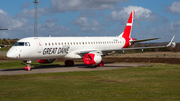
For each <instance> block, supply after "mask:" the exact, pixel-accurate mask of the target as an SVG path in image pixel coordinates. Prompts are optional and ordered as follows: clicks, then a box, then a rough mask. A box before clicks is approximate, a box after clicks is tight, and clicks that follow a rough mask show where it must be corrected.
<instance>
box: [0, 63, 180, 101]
mask: <svg viewBox="0 0 180 101" xmlns="http://www.w3.org/2000/svg"><path fill="white" fill-rule="evenodd" d="M0 72H2V71H0ZM179 95H180V66H179V65H171V64H154V65H153V66H146V67H133V68H124V69H116V70H103V71H81V72H66V73H47V74H28V75H13V76H0V100H2V101H8V100H9V101H11V100H18V101H19V100H20V101H23V100H31V101H34V100H43V101H44V100H45V101H46V100H62V101H68V100H78V101H94V100H95V101H102V100H103V101H104V100H106V101H107V100H110V101H120V100H124V101H133V100H136V101H137V100H141V101H142V100H143V101H144V100H146V101H152V100H157V101H169V100H180V96H179Z"/></svg>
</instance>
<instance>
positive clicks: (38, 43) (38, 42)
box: [35, 38, 43, 53]
mask: <svg viewBox="0 0 180 101" xmlns="http://www.w3.org/2000/svg"><path fill="white" fill-rule="evenodd" d="M35 40H36V43H37V46H38V53H41V52H42V50H43V46H42V42H41V41H40V39H39V38H35Z"/></svg>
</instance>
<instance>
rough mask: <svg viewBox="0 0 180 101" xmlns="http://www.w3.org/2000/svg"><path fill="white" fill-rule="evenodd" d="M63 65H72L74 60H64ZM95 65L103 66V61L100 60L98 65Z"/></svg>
mask: <svg viewBox="0 0 180 101" xmlns="http://www.w3.org/2000/svg"><path fill="white" fill-rule="evenodd" d="M65 66H74V61H73V60H66V61H65ZM95 66H97V67H103V66H104V62H103V61H101V62H100V63H99V64H98V65H95Z"/></svg>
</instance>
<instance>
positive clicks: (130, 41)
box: [130, 37, 162, 43]
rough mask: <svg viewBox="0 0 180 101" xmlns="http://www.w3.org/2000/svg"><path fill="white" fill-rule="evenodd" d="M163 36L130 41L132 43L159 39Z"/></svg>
mask: <svg viewBox="0 0 180 101" xmlns="http://www.w3.org/2000/svg"><path fill="white" fill-rule="evenodd" d="M161 38H162V37H159V38H151V39H142V40H132V41H130V43H136V42H143V41H150V40H157V39H161Z"/></svg>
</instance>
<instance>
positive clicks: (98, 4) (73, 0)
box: [50, 0, 128, 12]
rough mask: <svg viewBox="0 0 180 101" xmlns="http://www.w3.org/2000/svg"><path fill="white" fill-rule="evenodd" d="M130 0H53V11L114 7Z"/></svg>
mask: <svg viewBox="0 0 180 101" xmlns="http://www.w3.org/2000/svg"><path fill="white" fill-rule="evenodd" d="M127 1H128V0H51V3H52V5H51V7H50V10H51V11H52V12H66V11H79V10H105V9H114V8H115V4H116V3H120V2H127Z"/></svg>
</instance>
